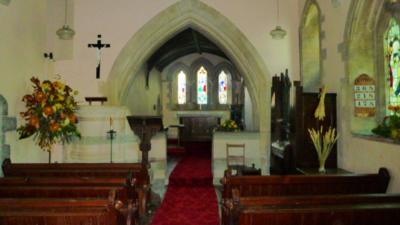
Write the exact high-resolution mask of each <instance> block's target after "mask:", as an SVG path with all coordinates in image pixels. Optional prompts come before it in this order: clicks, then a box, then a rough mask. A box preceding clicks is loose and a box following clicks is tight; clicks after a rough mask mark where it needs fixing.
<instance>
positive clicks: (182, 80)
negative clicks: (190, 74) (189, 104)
mask: <svg viewBox="0 0 400 225" xmlns="http://www.w3.org/2000/svg"><path fill="white" fill-rule="evenodd" d="M185 103H186V74H185V73H184V72H183V71H182V70H181V71H180V72H179V74H178V104H179V105H182V104H185Z"/></svg>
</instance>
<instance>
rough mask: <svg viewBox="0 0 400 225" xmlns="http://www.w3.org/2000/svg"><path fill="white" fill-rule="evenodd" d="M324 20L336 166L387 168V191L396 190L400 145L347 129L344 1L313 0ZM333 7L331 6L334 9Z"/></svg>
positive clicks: (399, 181)
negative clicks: (342, 47)
mask: <svg viewBox="0 0 400 225" xmlns="http://www.w3.org/2000/svg"><path fill="white" fill-rule="evenodd" d="M317 2H318V4H319V6H320V8H321V13H322V16H323V17H324V20H323V22H322V32H323V33H325V35H323V36H325V37H323V38H322V39H321V41H322V49H325V51H326V53H327V54H326V59H323V60H322V63H323V66H322V68H323V71H322V77H323V78H322V79H323V84H326V85H327V87H328V91H332V92H336V93H337V94H338V96H337V101H338V103H337V110H338V111H337V112H338V121H339V122H338V133H339V135H340V137H339V141H338V142H339V145H338V148H339V149H338V164H339V167H342V168H344V169H347V170H349V171H353V172H359V173H377V172H378V169H379V168H380V167H386V168H388V169H389V172H390V175H391V182H390V184H389V192H399V191H400V166H399V162H400V151H399V149H400V146H399V145H398V144H389V143H383V142H379V141H377V140H367V139H365V138H361V137H360V136H356V135H354V134H353V133H352V132H351V130H350V117H351V113H352V112H351V110H350V107H349V104H353V99H348V98H347V96H348V95H347V93H346V92H347V90H346V85H347V82H353V81H347V79H348V78H347V76H348V74H346V70H345V61H344V60H345V59H343V58H342V53H341V52H340V50H339V49H340V48H339V44H341V43H342V42H343V40H344V32H345V25H346V21H347V14H348V10H349V8H350V2H351V1H348V0H338V1H335V2H338V3H340V4H339V5H338V6H335V5H334V4H332V1H326V0H317ZM304 3H305V1H304V0H302V2H301V4H300V6H299V10H301V11H302V8H303V7H304ZM334 6H335V7H334Z"/></svg>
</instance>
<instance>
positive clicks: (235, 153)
mask: <svg viewBox="0 0 400 225" xmlns="http://www.w3.org/2000/svg"><path fill="white" fill-rule="evenodd" d="M226 163H227V167H228V168H230V167H232V166H233V167H235V166H236V167H237V166H239V167H244V166H245V164H246V158H245V144H229V143H227V144H226Z"/></svg>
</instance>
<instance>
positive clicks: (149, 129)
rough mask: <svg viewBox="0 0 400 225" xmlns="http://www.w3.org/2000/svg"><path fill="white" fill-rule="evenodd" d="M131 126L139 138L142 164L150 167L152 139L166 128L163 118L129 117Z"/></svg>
mask: <svg viewBox="0 0 400 225" xmlns="http://www.w3.org/2000/svg"><path fill="white" fill-rule="evenodd" d="M127 119H128V122H129V126H130V127H131V129H132V131H133V132H134V133H135V134H136V135H137V136H138V137H139V139H140V144H139V150H140V151H141V152H142V164H145V165H147V166H150V164H149V151H150V150H151V143H150V140H151V137H153V135H155V134H156V133H157V132H158V131H161V130H162V129H163V128H164V126H163V123H162V118H161V116H127Z"/></svg>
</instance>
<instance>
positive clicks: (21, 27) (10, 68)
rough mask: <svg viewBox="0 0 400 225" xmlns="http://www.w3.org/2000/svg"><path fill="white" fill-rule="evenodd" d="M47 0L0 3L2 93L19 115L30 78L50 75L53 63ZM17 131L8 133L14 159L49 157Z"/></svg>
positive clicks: (18, 117)
mask: <svg viewBox="0 0 400 225" xmlns="http://www.w3.org/2000/svg"><path fill="white" fill-rule="evenodd" d="M46 24H47V4H46V0H13V1H11V3H10V4H9V5H8V6H4V5H0V27H1V33H0V69H1V75H0V76H1V81H0V94H2V95H3V96H4V97H5V98H6V100H7V101H8V111H9V115H10V116H15V117H17V119H18V125H20V124H21V122H22V121H21V119H20V116H19V112H22V111H24V110H25V106H24V104H23V102H22V101H21V99H22V97H23V95H25V94H28V93H31V92H32V85H31V83H30V81H29V80H30V78H31V77H32V76H36V77H39V78H40V79H44V78H47V74H48V72H49V70H51V67H48V66H49V63H48V61H47V60H45V59H44V57H43V53H44V52H45V51H46V50H47V49H46V41H47V40H46ZM17 139H18V135H17V133H16V132H9V133H7V137H6V141H7V143H9V144H11V157H12V160H14V161H15V160H18V159H20V158H26V159H30V160H36V161H37V160H43V161H46V157H47V154H45V153H43V152H42V151H41V150H40V149H39V148H38V147H36V145H33V144H32V139H28V140H22V141H17Z"/></svg>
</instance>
